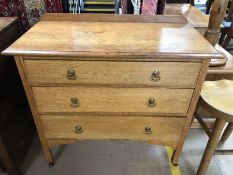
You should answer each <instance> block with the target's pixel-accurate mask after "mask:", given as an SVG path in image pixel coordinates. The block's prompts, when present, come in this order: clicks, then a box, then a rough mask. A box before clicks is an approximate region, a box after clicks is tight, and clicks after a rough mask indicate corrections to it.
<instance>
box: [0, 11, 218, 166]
mask: <svg viewBox="0 0 233 175" xmlns="http://www.w3.org/2000/svg"><path fill="white" fill-rule="evenodd" d="M4 54H10V55H14V56H15V61H16V63H17V66H18V69H19V72H20V75H21V79H22V82H23V84H24V88H25V91H26V93H27V97H28V101H29V103H30V106H31V110H32V112H33V114H34V120H35V123H36V126H37V130H38V133H39V136H40V139H41V143H42V146H43V149H44V153H45V156H46V158H47V160H48V161H49V163H51V164H50V165H52V164H53V163H54V159H53V154H52V152H51V148H52V147H54V146H57V145H61V144H69V143H73V142H75V141H77V140H106V139H110V140H142V141H147V142H150V143H154V144H160V145H167V146H171V147H173V148H174V149H175V151H174V154H173V158H172V162H173V164H177V163H178V158H179V155H180V152H181V149H182V146H183V143H184V139H185V137H186V135H187V132H188V128H189V126H190V124H191V121H192V117H193V112H194V110H195V107H196V103H197V100H198V98H199V93H200V90H201V87H202V83H203V81H204V79H205V75H206V71H207V69H208V64H209V60H210V58H213V57H216V58H218V57H221V55H220V54H219V53H218V52H217V51H216V50H215V49H214V48H212V46H211V45H210V44H209V43H208V42H207V41H206V40H205V39H204V38H202V36H201V35H200V34H198V32H197V31H196V30H195V29H194V28H192V27H191V26H190V25H189V24H187V22H186V20H185V19H184V18H183V17H182V16H153V17H152V16H127V15H122V16H117V15H87V14H84V15H58V14H48V15H46V16H44V17H43V18H42V20H41V21H40V22H39V23H38V24H36V25H35V26H34V27H33V28H32V29H31V30H29V31H28V32H27V33H26V34H25V35H24V36H23V37H21V38H20V39H19V40H18V41H16V42H15V43H14V44H13V45H12V46H10V47H9V48H8V49H7V50H5V51H4Z"/></svg>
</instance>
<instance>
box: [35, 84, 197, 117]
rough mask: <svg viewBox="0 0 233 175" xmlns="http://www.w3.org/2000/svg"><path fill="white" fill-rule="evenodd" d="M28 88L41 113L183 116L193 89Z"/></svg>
mask: <svg viewBox="0 0 233 175" xmlns="http://www.w3.org/2000/svg"><path fill="white" fill-rule="evenodd" d="M32 90H33V93H34V96H35V99H36V104H37V107H38V110H39V113H41V114H45V113H51V112H53V113H58V112H79V113H96V112H98V113H112V114H115V113H117V114H119V115H120V114H121V115H123V114H126V115H138V114H139V115H155V114H163V115H166V114H167V115H174V114H175V115H178V116H185V115H186V113H187V110H188V107H189V104H190V100H191V97H192V94H193V89H165V88H94V87H33V88H32ZM153 99H154V101H153ZM132 113H134V114H132ZM108 115H109V114H108Z"/></svg>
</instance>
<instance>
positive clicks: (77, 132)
mask: <svg viewBox="0 0 233 175" xmlns="http://www.w3.org/2000/svg"><path fill="white" fill-rule="evenodd" d="M74 132H75V133H76V134H81V133H82V132H83V130H82V127H81V126H80V125H77V126H75V128H74Z"/></svg>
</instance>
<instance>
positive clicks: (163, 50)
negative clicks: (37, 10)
mask: <svg viewBox="0 0 233 175" xmlns="http://www.w3.org/2000/svg"><path fill="white" fill-rule="evenodd" d="M171 18H172V16H171ZM57 29H59V30H57ZM126 31H127V32H126ZM171 36H172V37H171ZM3 54H8V55H40V56H42V55H50V56H58V55H59V56H67V55H69V56H83V55H85V56H86V57H87V56H90V57H91V56H92V57H93V56H95V57H99V56H103V55H105V56H106V55H107V56H108V57H111V56H119V55H121V56H122V57H125V56H129V55H133V56H134V57H140V56H141V57H142V58H143V56H145V55H146V56H147V57H154V56H157V57H161V56H163V57H164V56H167V57H170V58H171V57H177V54H182V55H186V56H187V57H186V59H189V54H195V55H199V56H201V57H202V59H203V58H210V57H219V56H220V54H219V53H218V52H217V51H216V50H215V48H213V47H212V46H211V45H210V44H209V43H208V42H207V41H206V40H205V39H204V38H203V37H202V36H201V35H200V34H199V33H198V32H197V31H196V30H195V29H194V28H193V27H192V26H191V25H189V24H180V23H175V24H174V23H165V22H164V23H143V22H139V23H135V22H127V23H122V22H79V21H40V22H38V23H37V24H36V25H35V26H33V27H32V28H31V29H30V30H29V31H28V32H27V33H26V34H25V35H23V36H22V37H21V38H20V39H18V40H17V41H16V42H15V43H14V44H13V45H11V46H10V47H9V48H8V49H7V50H5V51H4V52H3Z"/></svg>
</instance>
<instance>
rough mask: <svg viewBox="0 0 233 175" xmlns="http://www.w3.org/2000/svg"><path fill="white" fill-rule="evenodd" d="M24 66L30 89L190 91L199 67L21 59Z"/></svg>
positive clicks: (193, 85)
mask: <svg viewBox="0 0 233 175" xmlns="http://www.w3.org/2000/svg"><path fill="white" fill-rule="evenodd" d="M24 64H25V68H26V72H27V75H28V79H29V81H30V83H31V84H32V85H33V86H37V85H47V84H56V85H57V84H115V85H125V86H130V85H138V86H140V85H143V86H145V85H146V86H164V87H179V88H194V87H195V84H196V80H197V77H198V73H199V70H200V67H201V63H190V62H189V63H185V62H113V61H110V62H107V61H54V60H50V61H49V60H44V61H43V60H24ZM158 71H159V72H158ZM153 72H154V74H153ZM184 72H185V73H184ZM156 73H157V74H156ZM158 73H159V74H158ZM152 74H153V75H152Z"/></svg>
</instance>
